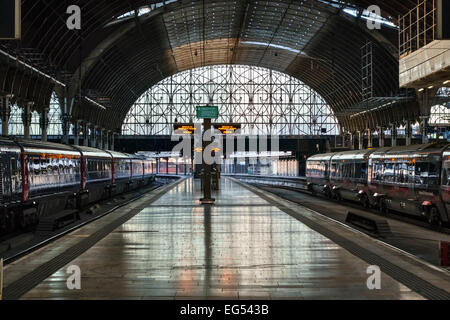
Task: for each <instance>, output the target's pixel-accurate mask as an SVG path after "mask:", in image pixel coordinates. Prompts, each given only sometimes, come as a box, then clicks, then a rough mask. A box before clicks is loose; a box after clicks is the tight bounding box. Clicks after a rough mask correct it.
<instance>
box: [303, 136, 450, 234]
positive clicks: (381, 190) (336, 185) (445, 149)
mask: <svg viewBox="0 0 450 320" xmlns="http://www.w3.org/2000/svg"><path fill="white" fill-rule="evenodd" d="M327 171H328V172H327ZM449 175H450V147H449V144H448V143H446V142H444V143H430V144H424V145H413V146H406V147H395V148H392V147H387V148H380V149H370V150H358V151H348V152H341V153H333V154H323V155H316V156H313V157H311V158H309V159H308V160H307V181H308V187H309V189H310V190H311V191H316V192H321V193H325V194H327V195H328V196H330V194H331V196H332V197H334V198H337V199H347V200H353V201H354V200H357V201H360V202H361V203H362V204H363V205H364V206H366V207H370V206H375V207H377V208H378V209H379V210H380V211H381V212H386V211H388V210H392V211H396V212H402V213H406V214H410V215H415V216H423V217H426V219H427V220H428V222H429V223H430V225H434V226H436V225H437V226H440V225H441V224H442V223H445V224H449V221H450V219H449V214H450V178H449Z"/></svg>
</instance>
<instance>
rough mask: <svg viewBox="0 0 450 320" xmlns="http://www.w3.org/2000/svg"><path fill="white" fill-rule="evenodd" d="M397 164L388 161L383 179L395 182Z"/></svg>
mask: <svg viewBox="0 0 450 320" xmlns="http://www.w3.org/2000/svg"><path fill="white" fill-rule="evenodd" d="M394 179H395V166H394V164H393V163H386V164H385V165H384V174H383V180H384V181H386V182H394V181H395V180H394Z"/></svg>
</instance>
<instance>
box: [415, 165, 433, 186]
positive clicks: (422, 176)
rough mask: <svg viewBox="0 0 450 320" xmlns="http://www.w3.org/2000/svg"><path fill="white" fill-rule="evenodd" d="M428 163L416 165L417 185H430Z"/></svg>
mask: <svg viewBox="0 0 450 320" xmlns="http://www.w3.org/2000/svg"><path fill="white" fill-rule="evenodd" d="M428 170H429V163H428V162H418V163H416V173H415V179H414V180H415V181H414V183H415V184H421V185H426V184H428V175H429V174H428Z"/></svg>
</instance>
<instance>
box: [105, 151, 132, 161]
mask: <svg viewBox="0 0 450 320" xmlns="http://www.w3.org/2000/svg"><path fill="white" fill-rule="evenodd" d="M106 152H108V153H109V154H110V155H111V156H112V157H113V159H130V156H129V155H128V154H125V153H122V152H117V151H111V150H107V151H106Z"/></svg>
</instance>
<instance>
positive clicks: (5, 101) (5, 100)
mask: <svg viewBox="0 0 450 320" xmlns="http://www.w3.org/2000/svg"><path fill="white" fill-rule="evenodd" d="M0 99H1V100H0V102H1V104H2V106H1V117H2V136H4V137H7V136H8V135H9V130H8V129H9V117H10V115H11V106H10V104H9V103H10V99H11V97H10V95H7V96H4V97H0Z"/></svg>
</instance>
